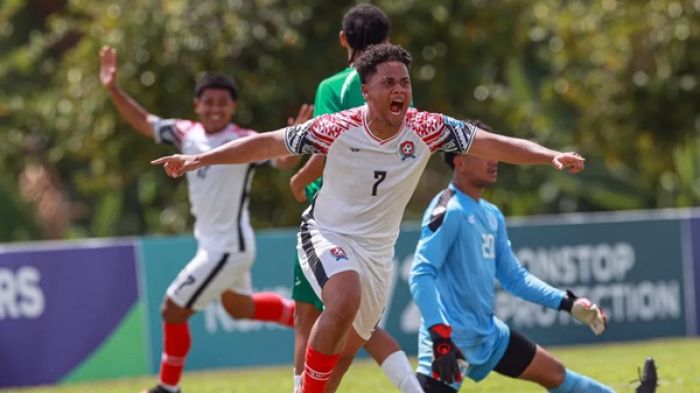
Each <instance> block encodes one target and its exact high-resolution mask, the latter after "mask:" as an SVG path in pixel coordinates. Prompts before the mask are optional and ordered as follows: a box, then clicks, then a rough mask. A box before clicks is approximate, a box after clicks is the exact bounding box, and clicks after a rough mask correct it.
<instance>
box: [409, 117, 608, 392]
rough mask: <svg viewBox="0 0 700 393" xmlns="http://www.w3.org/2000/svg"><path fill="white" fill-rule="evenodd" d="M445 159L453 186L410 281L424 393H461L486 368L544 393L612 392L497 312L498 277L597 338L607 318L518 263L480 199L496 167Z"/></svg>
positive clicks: (434, 207) (428, 229) (493, 211)
mask: <svg viewBox="0 0 700 393" xmlns="http://www.w3.org/2000/svg"><path fill="white" fill-rule="evenodd" d="M479 127H480V128H483V129H487V130H488V128H486V127H485V126H484V125H479ZM444 158H445V161H446V162H447V164H448V165H449V166H450V167H451V168H452V169H453V180H452V182H451V184H450V185H449V187H448V188H447V189H445V190H444V191H442V192H441V193H440V194H438V195H437V196H436V197H435V198H434V199H433V201H432V203H431V204H430V205H429V206H428V209H427V210H426V212H425V215H424V217H423V223H422V229H421V237H420V240H419V242H418V247H417V249H416V253H415V257H414V261H413V266H412V269H411V275H410V285H411V293H412V294H413V298H414V300H415V302H416V304H417V305H418V307H419V308H420V311H421V313H422V314H423V320H422V324H421V328H420V332H419V342H418V369H417V377H418V380H419V381H420V383H421V385H422V387H423V389H424V390H425V392H426V393H442V392H445V393H452V392H457V391H458V390H459V388H460V385H461V382H462V376H467V377H469V378H471V379H473V380H474V381H477V382H478V381H480V380H482V379H484V378H485V377H486V376H487V375H488V374H489V373H490V372H491V370H495V371H496V372H498V373H499V374H503V375H506V376H509V377H512V378H520V379H524V380H528V381H532V382H536V383H538V384H540V385H541V386H543V387H544V388H546V389H547V390H548V391H549V392H555V393H583V392H587V393H598V392H606V393H607V392H612V391H613V390H612V389H611V388H609V387H607V386H605V385H602V384H601V383H599V382H597V381H594V380H592V379H590V378H588V377H585V376H583V375H580V374H577V373H575V372H573V371H571V370H569V369H567V368H565V367H564V365H562V364H561V363H560V362H559V361H558V360H557V359H555V358H554V357H553V356H552V355H551V354H549V353H548V352H547V351H546V350H544V348H542V347H541V346H539V345H537V344H535V343H533V342H532V341H530V340H529V339H528V338H526V337H525V336H523V335H521V334H519V333H518V332H516V331H514V330H511V329H510V328H508V326H507V325H506V324H505V323H504V322H503V321H501V320H500V319H498V318H497V317H496V316H495V315H494V311H493V304H494V278H496V279H498V281H499V282H500V283H501V285H502V286H503V288H505V289H506V290H508V291H509V292H511V293H513V294H514V295H516V296H518V297H521V298H523V299H525V300H527V301H530V302H534V303H538V304H541V305H543V306H545V307H550V308H553V309H559V310H564V311H567V312H569V313H571V314H572V315H573V316H574V317H575V318H576V319H578V320H580V321H581V322H583V323H585V324H586V325H588V326H589V327H590V328H591V330H593V333H595V334H596V335H599V334H601V333H603V331H605V327H606V326H605V314H604V313H603V312H602V311H601V310H600V309H599V308H598V307H597V306H596V305H595V304H592V303H591V302H590V301H588V300H587V299H584V298H577V297H576V296H575V295H574V294H573V293H571V292H564V291H561V290H559V289H556V288H553V287H551V286H550V285H548V284H546V283H544V282H543V281H541V280H539V279H538V278H537V277H535V276H533V275H531V274H529V273H528V272H527V270H525V269H524V268H523V267H522V266H521V265H520V262H518V260H517V259H516V257H515V255H514V254H513V251H512V249H511V247H510V241H509V240H508V234H507V233H506V227H505V223H504V218H503V214H502V213H501V211H500V210H499V209H498V208H497V207H496V206H494V205H493V204H491V203H489V202H487V201H486V200H484V199H482V198H481V193H482V191H483V189H484V187H486V186H490V185H492V184H494V183H495V182H496V177H497V174H498V162H496V161H490V160H485V159H481V158H477V157H473V156H470V155H466V154H465V155H457V154H451V153H446V154H445V156H444Z"/></svg>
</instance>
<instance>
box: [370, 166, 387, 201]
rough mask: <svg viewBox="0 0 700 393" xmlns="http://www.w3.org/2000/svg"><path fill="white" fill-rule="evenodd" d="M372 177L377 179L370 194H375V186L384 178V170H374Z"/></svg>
mask: <svg viewBox="0 0 700 393" xmlns="http://www.w3.org/2000/svg"><path fill="white" fill-rule="evenodd" d="M374 179H375V180H377V181H375V182H374V185H373V186H372V196H377V187H379V184H380V183H381V182H383V181H384V179H386V171H374Z"/></svg>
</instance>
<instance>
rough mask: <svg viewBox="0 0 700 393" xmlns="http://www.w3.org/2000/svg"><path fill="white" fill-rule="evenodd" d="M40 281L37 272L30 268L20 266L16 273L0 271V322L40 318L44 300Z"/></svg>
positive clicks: (8, 270)
mask: <svg viewBox="0 0 700 393" xmlns="http://www.w3.org/2000/svg"><path fill="white" fill-rule="evenodd" d="M40 280H41V274H40V273H39V270H38V269H36V268H35V267H32V266H22V267H20V268H19V269H17V271H16V272H13V271H12V270H10V269H0V320H2V319H5V318H11V319H17V318H37V317H39V316H41V315H42V314H43V313H44V308H45V301H44V300H45V298H44V292H43V291H42V290H41V287H40V286H39V281H40Z"/></svg>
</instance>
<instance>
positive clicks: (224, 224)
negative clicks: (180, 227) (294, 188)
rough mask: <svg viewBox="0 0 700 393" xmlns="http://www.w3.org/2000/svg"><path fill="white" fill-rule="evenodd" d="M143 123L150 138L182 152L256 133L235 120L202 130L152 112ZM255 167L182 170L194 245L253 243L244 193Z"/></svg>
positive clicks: (219, 247) (241, 247)
mask: <svg viewBox="0 0 700 393" xmlns="http://www.w3.org/2000/svg"><path fill="white" fill-rule="evenodd" d="M149 122H150V123H151V125H152V126H153V135H154V138H155V140H156V142H158V143H167V144H172V145H175V146H177V147H178V148H179V149H180V151H182V153H183V154H199V153H204V152H207V151H209V150H211V149H214V148H216V147H218V146H221V145H223V144H224V143H226V142H230V141H232V140H235V139H238V138H242V137H245V136H248V135H252V134H255V133H256V132H255V131H252V130H247V129H243V128H241V127H239V126H237V125H235V124H229V125H228V126H227V127H226V128H224V129H223V130H221V131H219V132H217V133H214V134H207V132H206V131H205V130H204V127H203V126H202V124H201V123H197V122H192V121H189V120H178V119H160V118H158V117H155V116H152V117H151V118H149ZM256 166H257V164H240V165H211V166H207V167H203V168H200V169H198V170H197V171H192V172H187V184H188V189H189V198H190V211H191V212H192V215H193V216H194V218H195V223H194V237H195V238H196V239H197V243H198V245H199V247H202V248H204V249H207V250H210V251H221V252H224V251H232V252H244V251H246V250H247V249H252V248H254V247H255V244H254V241H255V239H254V237H253V229H252V228H251V226H250V220H249V217H248V194H249V190H250V181H251V178H252V174H253V169H254V168H255V167H256Z"/></svg>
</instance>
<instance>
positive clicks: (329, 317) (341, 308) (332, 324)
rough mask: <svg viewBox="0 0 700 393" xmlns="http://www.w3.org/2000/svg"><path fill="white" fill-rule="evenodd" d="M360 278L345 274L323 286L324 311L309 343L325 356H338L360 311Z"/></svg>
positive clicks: (352, 272) (351, 273) (335, 277)
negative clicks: (336, 354) (335, 354)
mask: <svg viewBox="0 0 700 393" xmlns="http://www.w3.org/2000/svg"><path fill="white" fill-rule="evenodd" d="M361 288H362V287H361V283H360V276H359V275H358V274H357V272H354V271H346V272H342V273H338V274H336V275H334V276H333V277H331V278H330V279H329V280H328V281H327V282H326V284H325V286H324V287H323V293H322V298H323V304H324V305H325V307H326V308H325V309H324V310H323V312H321V315H320V316H319V318H318V320H317V321H316V323H315V324H314V327H313V328H312V329H311V334H310V336H309V344H310V345H311V346H312V347H313V348H314V349H315V350H317V351H319V352H322V353H325V354H333V353H340V351H341V350H342V349H343V346H344V345H345V337H346V334H347V332H348V330H349V329H350V326H351V325H352V321H353V320H354V319H355V315H356V314H357V310H358V309H359V308H360V299H361V296H362V295H361Z"/></svg>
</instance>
